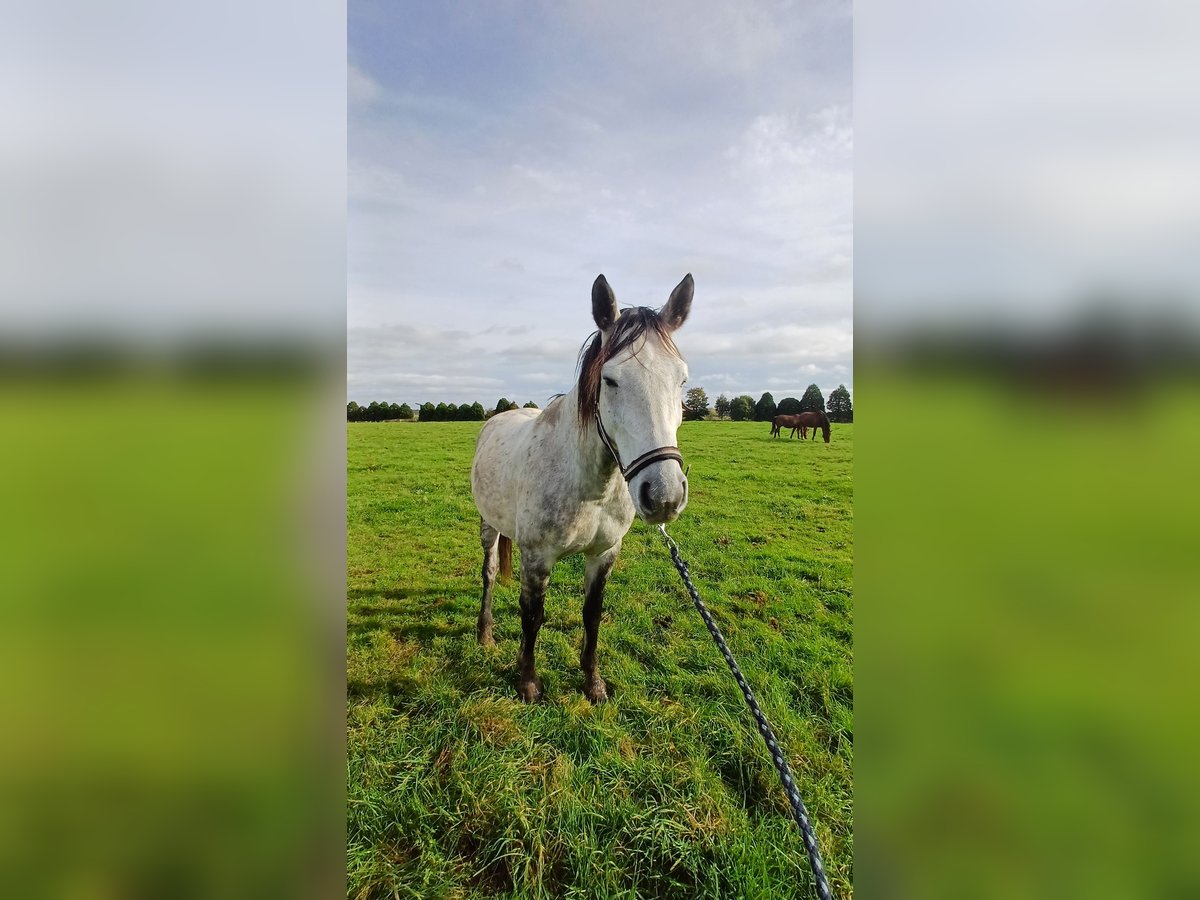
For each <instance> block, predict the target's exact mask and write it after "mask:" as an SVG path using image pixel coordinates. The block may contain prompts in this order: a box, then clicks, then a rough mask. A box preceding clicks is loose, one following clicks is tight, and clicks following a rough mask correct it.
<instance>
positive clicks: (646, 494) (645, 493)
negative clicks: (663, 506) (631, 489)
mask: <svg viewBox="0 0 1200 900" xmlns="http://www.w3.org/2000/svg"><path fill="white" fill-rule="evenodd" d="M639 495H640V496H641V498H642V509H643V510H646V511H647V512H649V511H650V510H652V509H654V501H653V500H651V499H650V482H648V481H643V482H642V488H641V491H640V492H639Z"/></svg>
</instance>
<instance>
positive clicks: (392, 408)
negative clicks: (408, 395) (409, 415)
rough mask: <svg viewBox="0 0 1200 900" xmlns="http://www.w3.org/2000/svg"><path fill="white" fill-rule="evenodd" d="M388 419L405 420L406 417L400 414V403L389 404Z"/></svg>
mask: <svg viewBox="0 0 1200 900" xmlns="http://www.w3.org/2000/svg"><path fill="white" fill-rule="evenodd" d="M388 418H389V419H402V418H404V416H402V415H401V414H400V404H399V403H389V404H388Z"/></svg>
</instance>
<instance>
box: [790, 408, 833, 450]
mask: <svg viewBox="0 0 1200 900" xmlns="http://www.w3.org/2000/svg"><path fill="white" fill-rule="evenodd" d="M795 419H796V425H797V427H799V428H803V427H806V426H807V427H808V428H811V429H812V430H813V434H812V436H813V440H814V441H815V440H816V439H817V428H820V429H821V431H822V432H823V433H824V436H825V443H827V444H828V443H829V416H827V415H825V413H823V412H802V413H800V415H798V416H795ZM801 440H803V438H801Z"/></svg>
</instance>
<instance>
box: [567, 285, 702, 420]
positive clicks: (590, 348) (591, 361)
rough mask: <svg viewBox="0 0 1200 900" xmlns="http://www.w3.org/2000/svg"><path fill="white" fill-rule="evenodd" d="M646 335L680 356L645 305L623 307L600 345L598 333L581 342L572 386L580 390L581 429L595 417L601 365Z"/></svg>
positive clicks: (663, 324)
mask: <svg viewBox="0 0 1200 900" xmlns="http://www.w3.org/2000/svg"><path fill="white" fill-rule="evenodd" d="M649 334H656V335H658V339H659V340H660V341H662V345H663V346H664V347H665V348H666V349H667V350H668V351H669V352H670V353H672V354H674V355H675V356H678V355H679V348H678V347H676V346H675V342H674V341H673V340H671V333H670V331H669V330H668V329H667V326H666V322H664V321H663V319H662V318H661V317H660V316H659V314H658V310H654V309H650V308H649V307H646V306H634V307H626V308H625V309H623V310H621V316H620V318H618V319H617V324H616V325H614V326H613V331H612V335H611V336H610V337H609V339H608V342H607V343H605V344H602V343H601V341H600V332H599V331H595V332H592V334H591V336H590V337H589V338H588V339H587V340H586V341H584V343H583V347H582V348H581V349H580V351H579V359H578V361H577V362H576V369H577V371H578V372H579V377H578V379H577V380H576V383H575V386H576V387H577V388H578V389H579V391H578V392H579V425H580V427H585V426H587V425H588V424H590V423H591V421H592V419H594V418H595V417H596V407H597V406H598V405H599V403H600V370H601V369H602V368H603V367H604V364H605V363H606V362H608V361H609V360H610V359H612V358H613V357H614V356H616V355H617V354H619V353H621V352H622V351H624V350H626V349H627V348H628V347H629V346H630V345H631V344H632V343H633V342H634V341H636V340H637V339H638V338H640V337H642V336H643V335H647V336H648V335H649Z"/></svg>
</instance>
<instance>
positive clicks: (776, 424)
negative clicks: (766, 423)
mask: <svg viewBox="0 0 1200 900" xmlns="http://www.w3.org/2000/svg"><path fill="white" fill-rule="evenodd" d="M797 418H799V416H776V417H775V418H774V419H772V420H771V437H773V438H776V437H779V429H780V428H790V429H792V433H791V435H789V437H795V436H796V429H798V428H799V427H800V425H799V424H798V423H797V422H796V419H797Z"/></svg>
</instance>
